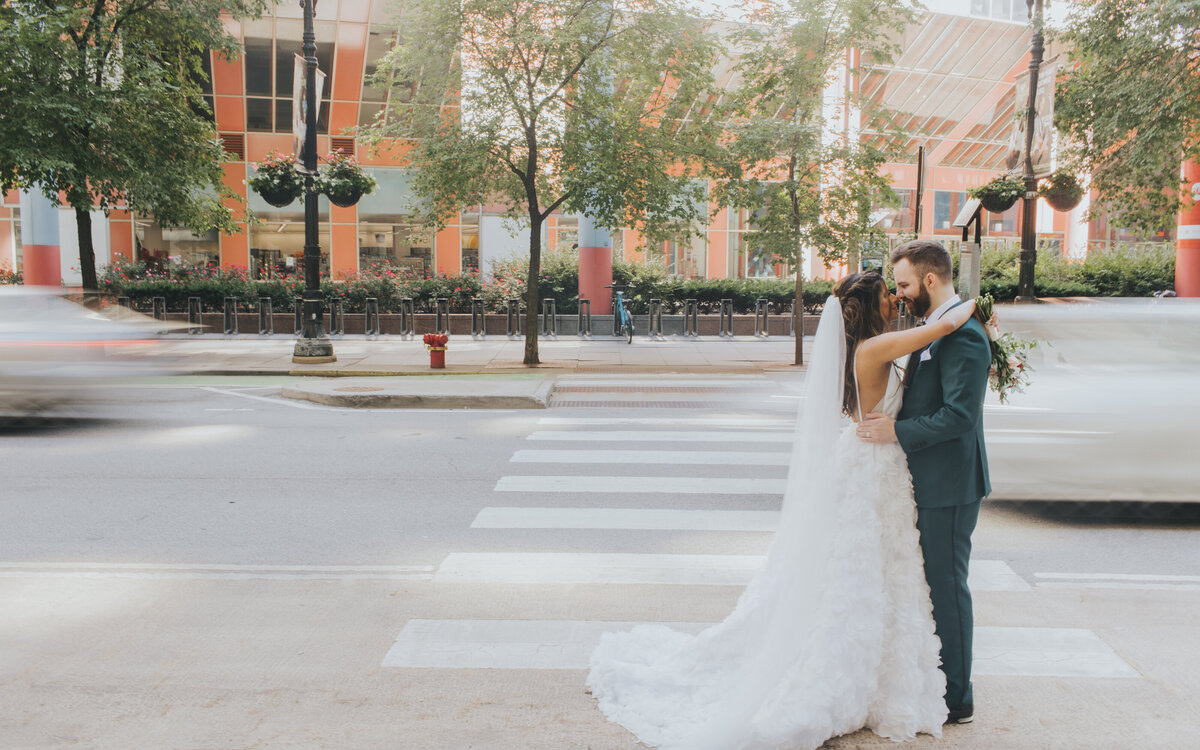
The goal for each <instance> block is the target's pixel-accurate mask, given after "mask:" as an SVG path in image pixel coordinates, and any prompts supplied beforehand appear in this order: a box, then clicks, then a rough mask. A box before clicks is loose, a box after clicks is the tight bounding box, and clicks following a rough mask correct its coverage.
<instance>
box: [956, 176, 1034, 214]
mask: <svg viewBox="0 0 1200 750" xmlns="http://www.w3.org/2000/svg"><path fill="white" fill-rule="evenodd" d="M967 194H968V195H970V196H971V197H972V198H978V199H979V202H980V203H981V204H983V207H984V208H986V209H987V210H988V211H991V212H992V213H994V214H1002V213H1004V212H1005V211H1007V210H1008V209H1010V208H1012V207H1013V204H1015V203H1016V202H1017V200H1018V199H1020V198H1022V197H1024V195H1025V183H1024V182H1022V181H1021V180H1018V179H1017V178H1015V177H1009V176H1008V175H1000V176H999V177H997V178H995V179H994V180H992V181H991V182H989V183H986V184H984V185H980V186H979V187H975V188H971V189H970V190H968V191H967Z"/></svg>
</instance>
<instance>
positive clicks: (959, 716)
mask: <svg viewBox="0 0 1200 750" xmlns="http://www.w3.org/2000/svg"><path fill="white" fill-rule="evenodd" d="M974 720H975V706H972V705H969V704H968V705H966V706H963V707H962V708H952V709H950V713H949V714H948V715H947V716H946V723H947V724H970V723H971V722H972V721H974Z"/></svg>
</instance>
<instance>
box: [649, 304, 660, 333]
mask: <svg viewBox="0 0 1200 750" xmlns="http://www.w3.org/2000/svg"><path fill="white" fill-rule="evenodd" d="M650 335H651V336H661V335H663V333H662V300H660V299H652V300H650Z"/></svg>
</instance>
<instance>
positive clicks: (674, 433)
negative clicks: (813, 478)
mask: <svg viewBox="0 0 1200 750" xmlns="http://www.w3.org/2000/svg"><path fill="white" fill-rule="evenodd" d="M525 439H526V440H556V441H559V442H575V443H578V442H587V443H612V442H621V443H670V442H674V443H787V444H789V445H790V444H791V442H792V436H791V434H790V433H788V432H785V431H783V430H780V431H778V432H762V431H754V432H751V431H746V432H731V431H727V430H721V431H717V430H713V431H708V432H684V431H682V430H604V431H592V430H589V431H579V432H568V431H567V430H536V431H534V432H531V433H529V436H528V437H526V438H525Z"/></svg>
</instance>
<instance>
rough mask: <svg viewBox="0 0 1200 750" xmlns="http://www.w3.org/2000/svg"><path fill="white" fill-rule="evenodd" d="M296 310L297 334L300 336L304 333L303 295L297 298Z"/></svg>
mask: <svg viewBox="0 0 1200 750" xmlns="http://www.w3.org/2000/svg"><path fill="white" fill-rule="evenodd" d="M295 310H296V315H295V317H296V335H297V336H299V335H300V334H302V333H304V299H303V298H302V297H297V298H296V308H295Z"/></svg>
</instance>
